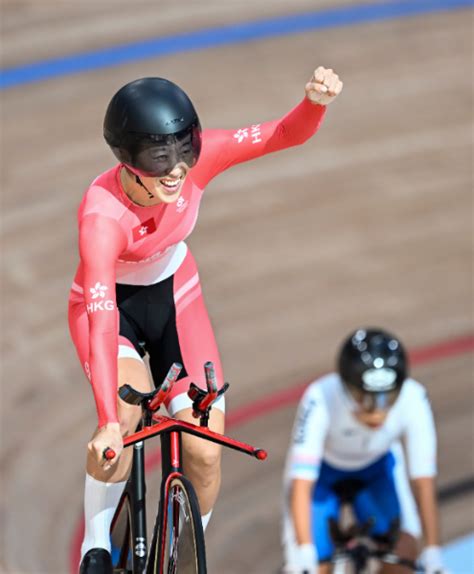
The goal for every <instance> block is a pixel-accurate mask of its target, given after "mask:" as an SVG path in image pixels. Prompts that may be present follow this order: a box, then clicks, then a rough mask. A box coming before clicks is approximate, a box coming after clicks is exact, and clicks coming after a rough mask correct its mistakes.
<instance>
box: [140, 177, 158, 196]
mask: <svg viewBox="0 0 474 574" xmlns="http://www.w3.org/2000/svg"><path fill="white" fill-rule="evenodd" d="M135 181H136V182H137V183H138V185H141V186H142V187H143V189H144V190H145V191H146V192H147V193H148V197H149V198H150V199H153V198H154V197H155V196H154V195H153V194H152V193H151V191H149V190H148V189H147V188H146V187H145V185H144V184H143V182H142V180H141V179H140V178H139V177H138V175H137V174H135Z"/></svg>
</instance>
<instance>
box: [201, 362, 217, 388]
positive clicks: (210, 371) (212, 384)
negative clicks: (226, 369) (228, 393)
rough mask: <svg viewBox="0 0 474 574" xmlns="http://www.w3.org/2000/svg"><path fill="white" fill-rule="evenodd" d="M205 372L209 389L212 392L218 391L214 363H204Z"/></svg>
mask: <svg viewBox="0 0 474 574" xmlns="http://www.w3.org/2000/svg"><path fill="white" fill-rule="evenodd" d="M204 372H205V374H206V384H207V390H208V391H209V392H210V393H217V378H216V371H215V369H214V363H212V362H211V361H208V362H207V363H206V364H205V365H204Z"/></svg>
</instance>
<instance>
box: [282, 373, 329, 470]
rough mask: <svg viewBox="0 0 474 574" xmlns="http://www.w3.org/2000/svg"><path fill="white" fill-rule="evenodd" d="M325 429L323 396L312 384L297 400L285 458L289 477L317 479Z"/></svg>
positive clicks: (327, 423) (325, 412)
mask: <svg viewBox="0 0 474 574" xmlns="http://www.w3.org/2000/svg"><path fill="white" fill-rule="evenodd" d="M328 428H329V415H328V410H327V407H326V404H325V401H324V396H323V394H322V393H321V392H319V389H318V388H317V386H316V385H315V384H313V385H311V386H310V387H308V389H307V390H306V392H305V394H304V395H303V398H302V399H301V402H300V404H299V406H298V411H297V414H296V419H295V423H294V426H293V432H292V438H291V445H290V450H289V453H288V460H287V473H288V477H289V478H290V479H295V478H302V479H305V480H316V479H317V478H318V476H319V470H320V466H321V460H322V457H323V451H324V442H325V439H326V434H327V430H328Z"/></svg>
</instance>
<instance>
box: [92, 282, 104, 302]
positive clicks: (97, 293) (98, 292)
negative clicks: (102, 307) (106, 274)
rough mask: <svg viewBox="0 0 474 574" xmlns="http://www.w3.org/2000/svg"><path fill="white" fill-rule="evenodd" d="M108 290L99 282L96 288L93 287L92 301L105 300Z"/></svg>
mask: <svg viewBox="0 0 474 574" xmlns="http://www.w3.org/2000/svg"><path fill="white" fill-rule="evenodd" d="M107 289H108V287H107V285H101V284H100V281H97V283H96V284H95V285H94V287H91V288H90V289H89V291H90V292H91V293H92V299H97V298H98V297H102V298H104V297H105V292H106V291H107Z"/></svg>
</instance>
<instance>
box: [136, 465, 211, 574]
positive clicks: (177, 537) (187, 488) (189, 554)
mask: <svg viewBox="0 0 474 574" xmlns="http://www.w3.org/2000/svg"><path fill="white" fill-rule="evenodd" d="M161 565H162V566H161ZM206 572H207V569H206V551H205V544H204V532H203V529H202V521H201V513H200V511H199V504H198V500H197V496H196V493H195V491H194V488H193V485H192V484H191V482H190V481H189V480H188V479H187V478H186V477H185V476H183V475H176V476H171V477H170V478H168V480H167V482H166V484H165V486H164V489H163V498H162V501H161V504H160V512H159V515H158V523H157V524H156V525H155V529H154V533H153V541H152V545H151V549H150V557H149V562H148V568H147V574H206Z"/></svg>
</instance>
